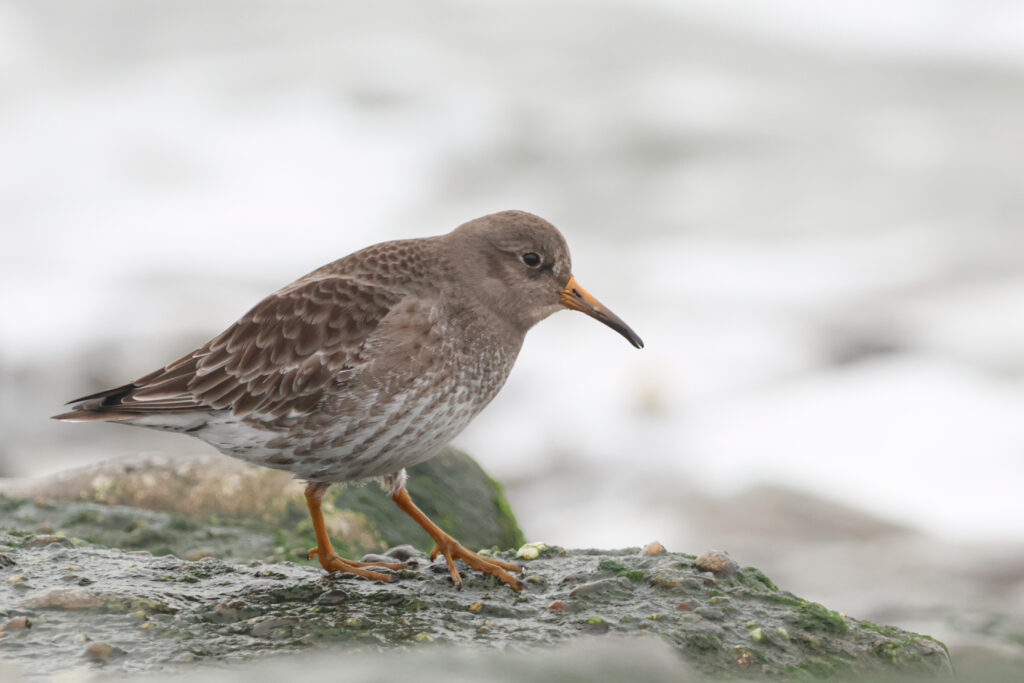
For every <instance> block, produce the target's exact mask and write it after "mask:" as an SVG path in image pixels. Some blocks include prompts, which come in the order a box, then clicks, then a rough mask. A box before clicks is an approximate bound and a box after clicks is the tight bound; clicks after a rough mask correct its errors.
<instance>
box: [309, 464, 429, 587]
mask: <svg viewBox="0 0 1024 683" xmlns="http://www.w3.org/2000/svg"><path fill="white" fill-rule="evenodd" d="M328 488H330V484H315V483H313V482H310V483H308V484H306V505H307V506H308V507H309V516H310V517H312V518H313V531H314V532H315V533H316V547H315V548H311V549H310V551H309V554H308V555H307V557H308V558H309V559H311V560H312V559H313V558H314V557H317V558H320V564H321V566H323V568H324V569H326V570H327V571H329V572H347V573H349V574H357V575H359V576H365V577H366V578H368V579H377V580H378V581H388V582H390V581H391V580H392V579H391V577H390V576H388V575H387V574H381V573H380V572H374V571H369V570H367V569H363V567H384V568H386V569H406V568H408V566H409V565H408V564H406V563H405V562H394V563H388V562H358V561H356V560H346V559H345V558H344V557H341V556H339V555H338V554H337V553H336V552H334V546H332V545H331V539H330V538H328V536H327V527H326V526H325V525H324V513H323V511H322V510H321V509H320V501H321V499H322V498H323V497H324V493H326V492H327V489H328Z"/></svg>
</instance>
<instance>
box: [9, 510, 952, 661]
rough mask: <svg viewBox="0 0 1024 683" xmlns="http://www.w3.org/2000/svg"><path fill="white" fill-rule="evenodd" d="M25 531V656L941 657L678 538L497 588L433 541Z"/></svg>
mask: <svg viewBox="0 0 1024 683" xmlns="http://www.w3.org/2000/svg"><path fill="white" fill-rule="evenodd" d="M7 503H8V505H10V504H11V501H9V500H8V501H7ZM63 505H68V504H63ZM75 505H80V504H75ZM54 507H57V508H59V507H60V506H59V505H54ZM36 538H37V536H36V535H35V534H32V533H29V532H25V531H23V530H18V529H11V528H9V529H8V530H7V531H0V552H3V553H4V554H5V555H6V556H8V557H10V558H11V559H12V560H13V561H14V562H15V563H16V564H15V565H13V566H12V567H9V568H6V569H3V570H2V571H3V574H2V576H3V577H4V578H5V579H7V580H4V581H2V582H0V620H2V621H4V622H10V621H11V620H14V619H20V618H22V617H25V618H27V620H29V621H30V622H31V624H32V628H30V629H29V628H21V629H8V630H7V631H6V635H5V636H4V637H3V638H2V646H0V647H2V649H3V657H4V658H6V659H7V660H8V661H13V662H14V663H16V664H17V665H18V666H20V667H21V669H22V671H23V672H24V673H26V674H49V673H56V672H59V671H61V670H64V669H67V668H69V667H71V666H78V667H81V666H84V667H105V669H104V670H105V671H111V670H113V671H121V672H143V671H153V670H168V669H169V670H172V671H176V670H182V669H186V670H187V669H188V668H189V667H191V666H193V665H194V663H197V662H217V663H225V662H238V661H241V660H247V659H250V658H252V657H262V656H266V655H271V654H274V653H277V654H285V653H307V654H309V652H310V651H311V650H319V649H322V648H331V649H335V648H343V649H345V651H347V652H352V653H354V654H356V655H357V654H358V653H375V652H378V651H379V650H382V649H384V650H396V651H405V650H415V649H418V648H422V647H425V646H436V645H445V644H447V645H459V646H467V647H469V648H472V649H479V650H482V651H494V650H500V651H513V652H517V651H532V649H533V648H535V647H540V646H547V645H551V644H557V643H569V642H573V641H580V640H586V639H592V638H608V637H610V636H627V637H644V636H649V637H655V638H659V639H661V640H663V641H664V642H666V643H667V644H668V646H669V650H670V651H671V652H672V653H673V655H674V656H675V657H677V658H678V661H679V663H680V669H679V671H685V670H689V669H692V670H693V671H696V672H698V673H700V674H705V675H713V676H733V677H751V678H759V677H764V676H769V677H800V676H806V675H810V676H828V675H840V674H841V675H846V676H860V675H869V674H870V675H876V674H879V673H883V672H897V671H898V672H902V673H908V672H909V673H919V674H936V673H943V672H949V671H950V664H949V659H948V655H947V653H946V651H945V649H944V647H943V646H942V645H941V644H940V643H938V642H937V641H935V640H933V639H930V638H928V637H925V636H919V635H915V634H912V633H908V632H905V631H901V630H899V629H895V628H889V627H885V626H877V625H875V624H872V623H868V622H863V621H859V620H857V619H853V618H849V617H846V616H844V615H841V614H838V613H836V612H833V611H831V610H829V609H827V608H826V607H823V606H822V605H818V604H815V603H811V602H807V601H804V600H801V599H800V598H798V597H796V596H794V595H792V594H790V593H787V592H785V591H781V590H779V589H778V588H777V587H776V586H775V585H774V584H772V582H771V581H770V580H769V579H768V578H767V577H765V576H764V575H763V574H762V573H761V572H759V571H758V570H757V569H753V568H744V569H739V570H738V571H737V572H736V573H735V574H733V575H731V576H728V577H724V578H716V577H715V576H714V574H713V573H711V572H706V571H702V570H701V569H699V568H698V567H697V566H696V557H694V556H692V555H684V554H679V553H670V552H663V553H659V554H657V555H644V554H643V553H642V552H641V550H640V549H639V548H631V549H626V550H619V551H604V550H564V549H561V548H553V547H545V548H544V549H543V550H542V551H540V553H539V555H538V557H537V558H536V559H534V560H532V561H530V562H529V563H528V566H527V570H526V574H525V582H526V589H525V590H524V591H522V592H521V593H515V592H513V591H511V590H509V589H508V588H506V587H504V586H502V585H500V584H499V583H498V582H497V581H496V580H494V579H493V578H491V577H487V576H483V575H480V574H477V573H475V572H470V571H465V572H463V575H464V582H465V585H464V588H463V590H462V591H456V590H454V589H453V588H452V586H451V582H450V579H449V578H448V576H447V573H446V571H445V570H444V564H443V560H442V559H440V558H439V560H438V561H437V562H435V563H433V564H430V563H429V560H427V561H426V562H425V563H424V564H425V566H423V567H422V568H421V569H419V570H402V571H399V572H395V573H394V576H395V579H396V582H395V583H391V584H385V583H380V582H373V581H367V580H364V579H361V578H357V577H352V576H341V575H331V576H328V575H325V574H324V573H323V572H322V571H321V570H319V569H317V568H315V567H310V566H306V565H302V564H298V563H295V562H287V561H286V562H276V563H266V562H262V561H256V560H254V561H250V562H242V563H239V562H231V561H225V560H221V559H216V558H210V557H205V558H202V559H200V560H197V561H192V562H190V561H187V560H184V559H180V558H178V557H175V556H173V555H164V556H154V555H152V554H151V553H149V552H145V551H131V550H124V549H113V548H108V547H103V546H100V545H94V544H90V543H86V542H84V541H81V540H74V541H70V542H69V543H70V546H68V545H65V544H58V543H45V544H41V543H38V542H36ZM403 553H405V554H408V553H410V551H409V550H408V549H402V550H398V551H395V552H394V554H403ZM500 556H501V557H504V558H507V559H512V558H514V557H515V552H514V551H507V552H503V553H500ZM15 569H16V570H17V574H15ZM14 575H17V576H19V577H20V578H19V579H18V580H16V581H10V580H9V579H10V577H11V576H14ZM556 602H558V603H560V608H558V609H551V608H550V607H551V605H552V604H555V603H556ZM681 604H685V605H687V607H688V608H687V609H682V608H680V607H679V606H680V605H681ZM684 662H685V665H684V664H683V663H684Z"/></svg>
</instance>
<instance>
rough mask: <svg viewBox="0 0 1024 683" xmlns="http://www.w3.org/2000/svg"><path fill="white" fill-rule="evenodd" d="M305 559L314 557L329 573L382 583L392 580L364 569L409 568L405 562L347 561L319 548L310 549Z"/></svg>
mask: <svg viewBox="0 0 1024 683" xmlns="http://www.w3.org/2000/svg"><path fill="white" fill-rule="evenodd" d="M306 557H307V558H308V559H310V560H312V559H313V558H314V557H317V558H319V559H320V566H322V567H323V568H324V569H326V570H327V571H328V572H331V573H333V572H344V573H346V574H355V575H356V576H362V577H365V578H367V579H375V580H377V581H384V582H386V583H391V582H392V581H394V579H393V578H391V577H390V576H389V575H387V574H381V573H380V572H375V571H370V570H369V569H364V567H381V568H383V569H396V570H397V569H408V568H409V564H408V563H407V562H359V561H358V560H347V559H345V558H344V557H341V556H340V555H338V554H337V553H335V552H333V551H331V552H327V553H321V552H320V549H319V548H310V550H309V553H308V554H307V555H306Z"/></svg>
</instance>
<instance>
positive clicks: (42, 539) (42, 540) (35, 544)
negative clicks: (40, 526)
mask: <svg viewBox="0 0 1024 683" xmlns="http://www.w3.org/2000/svg"><path fill="white" fill-rule="evenodd" d="M53 544H57V545H62V546H64V547H65V548H70V547H71V541H69V540H68V539H66V538H64V537H63V536H52V535H45V534H44V535H40V536H33V537H32V538H30V539H28V540H27V541H25V544H24V546H23V547H25V548H42V547H43V546H47V545H53Z"/></svg>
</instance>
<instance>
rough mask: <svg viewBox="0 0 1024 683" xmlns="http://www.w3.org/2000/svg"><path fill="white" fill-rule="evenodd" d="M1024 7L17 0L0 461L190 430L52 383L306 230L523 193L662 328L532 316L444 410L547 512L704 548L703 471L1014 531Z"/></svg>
mask: <svg viewBox="0 0 1024 683" xmlns="http://www.w3.org/2000/svg"><path fill="white" fill-rule="evenodd" d="M1021 26H1024V9H1022V6H1021V5H1020V4H1019V3H1015V2H1009V1H997V0H988V1H985V2H966V0H965V1H963V2H949V3H934V2H930V1H925V0H920V1H907V0H897V1H895V2H884V3H883V2H867V3H846V5H845V6H842V7H840V6H837V5H835V4H834V3H816V2H810V1H809V0H807V1H803V0H790V1H787V2H778V1H775V2H756V3H755V2H738V1H735V0H734V1H730V2H720V1H716V2H711V1H710V0H700V1H696V0H689V1H687V2H664V1H658V0H648V1H644V2H637V1H635V0H634V1H631V2H625V1H623V2H604V3H582V2H572V1H569V0H555V1H549V2H526V3H522V2H518V3H510V2H504V3H479V2H470V1H468V0H441V1H439V2H431V3H419V2H413V1H412V0H386V1H385V2H377V3H337V2H326V1H321V2H313V1H302V2H288V3H274V2H257V3H248V4H244V5H239V4H238V3H233V2H226V1H223V0H202V1H199V0H175V2H170V1H166V0H161V1H158V2H149V3H143V4H139V3H137V2H133V1H131V0H101V1H98V2H90V3H79V2H73V1H72V0H46V1H42V0H32V1H26V2H13V3H10V2H8V3H4V4H2V5H0V230H2V235H3V247H2V253H0V291H2V295H0V296H2V307H0V325H2V326H0V381H2V393H0V425H2V433H3V439H2V441H0V476H2V475H6V476H29V475H34V474H39V473H43V472H47V471H53V470H57V469H62V468H66V467H69V466H74V465H78V464H84V463H86V462H89V461H91V460H96V459H101V458H106V457H109V456H111V455H116V454H120V453H130V452H138V451H140V450H145V451H163V452H168V453H176V452H195V451H198V450H201V449H204V448H206V446H204V445H203V444H201V443H200V442H198V441H195V440H190V439H185V438H182V437H180V436H173V435H164V434H159V433H156V432H148V431H145V430H132V429H128V428H125V427H119V426H112V425H68V424H58V423H54V422H51V421H49V420H47V417H48V416H49V415H51V414H54V413H56V412H58V411H59V410H60V407H61V403H62V402H63V401H65V400H67V399H70V398H72V397H74V396H77V395H81V394H86V393H89V392H92V391H95V390H98V389H102V388H106V387H108V386H112V385H114V384H118V383H121V382H125V381H128V380H131V379H132V378H134V377H136V376H138V375H141V374H143V373H145V372H147V371H149V370H151V369H154V368H155V367H158V366H160V365H163V364H164V363H166V362H168V361H170V360H173V359H174V358H176V357H178V356H179V355H180V354H182V353H184V352H186V351H188V350H190V349H191V348H193V347H194V346H195V345H197V344H198V343H200V342H202V341H205V340H206V339H207V338H209V337H210V336H211V335H212V334H214V333H216V332H219V331H220V330H221V329H223V328H224V327H226V326H227V325H228V324H229V323H231V322H232V321H233V320H234V319H235V318H236V317H238V316H239V315H240V314H242V313H243V312H244V311H245V310H247V309H248V308H249V307H250V306H251V305H252V304H254V303H255V302H256V301H257V300H259V299H260V298H261V297H262V296H264V295H266V294H268V293H269V292H271V291H273V290H274V289H276V288H277V287H279V286H281V285H283V284H285V283H287V282H289V281H290V280H292V279H294V278H295V277H298V276H299V275H301V274H303V273H305V272H307V271H309V270H311V269H313V268H315V267H317V266H319V265H321V264H323V263H325V262H327V261H330V260H333V259H334V258H337V257H340V256H343V255H345V254H347V253H349V252H351V251H354V250H355V249H357V248H360V247H362V246H365V245H367V244H369V243H372V242H376V241H380V240H385V239H393V238H401V237H414V236H425V235H431V234H437V233H441V232H446V231H448V230H449V229H451V228H453V227H454V226H456V225H457V224H459V223H460V222H462V221H464V220H467V219H469V218H473V217H475V216H478V215H481V214H484V213H489V212H491V211H495V210H500V209H505V208H521V209H526V210H529V211H533V212H535V213H538V214H540V215H542V216H544V217H546V218H548V219H549V220H551V221H552V222H554V223H555V224H556V225H558V226H559V227H560V228H561V229H562V230H563V232H564V234H565V235H566V237H567V239H568V241H569V243H570V245H571V246H572V248H573V255H574V264H575V274H576V277H577V278H578V279H579V281H580V282H581V283H582V284H583V285H584V286H585V287H587V288H588V289H589V290H590V291H591V292H593V293H594V294H595V296H597V297H598V298H600V299H601V300H602V301H604V302H605V303H606V304H608V305H609V306H610V307H611V308H612V309H613V310H615V311H616V312H617V313H618V314H619V315H621V316H622V317H623V318H624V319H625V320H626V321H627V322H629V323H630V324H631V325H632V326H633V327H634V328H635V329H636V330H637V331H638V332H639V333H640V334H641V336H642V337H643V338H644V340H645V341H646V343H647V348H646V349H644V350H643V351H639V352H638V351H636V350H634V349H632V348H630V346H629V345H628V344H627V343H626V342H625V341H624V340H623V339H621V338H620V337H618V336H617V335H615V334H614V333H612V332H611V331H609V330H608V329H606V328H604V327H602V326H601V325H599V324H597V323H595V322H594V321H593V320H590V319H587V318H585V317H584V316H581V315H578V314H570V313H568V312H566V313H560V314H558V315H556V316H554V317H553V318H552V319H551V320H548V321H545V322H544V323H542V324H541V325H540V326H538V327H537V328H536V329H535V330H534V331H532V332H531V333H530V335H529V337H528V338H527V342H526V345H525V348H524V349H523V352H522V355H521V356H520V359H519V362H518V364H517V367H516V369H515V371H514V373H513V375H512V378H511V379H510V380H509V382H508V384H507V386H506V388H505V389H504V391H503V393H502V394H501V395H500V396H499V397H498V398H497V399H496V400H495V401H494V403H493V404H492V405H491V406H490V407H489V408H488V409H487V410H486V411H485V412H484V413H483V414H482V415H481V416H480V418H479V419H478V420H477V421H476V422H475V423H474V424H473V425H472V426H471V427H470V429H469V430H467V431H466V432H465V433H464V434H463V435H462V436H461V437H459V439H458V440H457V442H456V443H457V445H459V446H461V447H463V448H465V449H466V450H467V451H469V452H471V453H472V454H473V455H474V456H475V457H476V458H478V459H479V460H480V462H481V463H482V464H483V465H484V466H485V467H486V468H487V469H488V470H489V471H490V472H491V473H492V474H493V475H495V476H496V477H497V478H498V479H499V480H502V481H504V482H505V483H506V486H507V488H508V492H509V495H510V497H511V499H512V504H513V507H514V508H515V509H516V511H517V512H518V514H519V517H520V521H521V523H522V526H523V528H524V530H525V531H526V533H527V536H529V537H530V538H534V539H543V540H545V541H548V542H555V543H560V544H563V545H571V546H586V545H594V546H603V547H609V546H621V545H637V544H642V543H644V542H646V541H649V540H651V539H653V538H658V539H660V540H661V541H662V542H664V543H665V544H666V545H668V546H670V547H674V548H676V549H681V550H690V551H698V550H701V549H704V548H701V547H694V545H693V544H694V543H704V542H713V539H710V540H709V539H707V538H706V536H702V535H701V529H698V528H694V523H693V521H692V519H691V518H690V517H689V516H688V515H687V514H686V513H685V509H686V508H685V506H684V505H683V502H684V501H685V500H688V499H690V500H693V499H698V498H699V499H702V500H703V499H705V498H707V499H709V500H710V499H716V498H722V497H726V498H727V497H728V496H732V495H738V494H740V493H742V492H743V491H745V490H747V489H748V488H749V487H752V486H760V485H763V484H768V485H771V486H774V487H784V488H787V489H795V490H796V491H802V492H807V493H810V494H813V495H814V496H818V497H821V498H824V499H827V500H831V501H835V502H837V503H840V504H843V505H846V506H850V507H852V508H856V509H859V510H863V511H865V512H868V513H870V514H871V515H874V516H876V517H878V518H880V519H882V520H888V521H891V522H894V523H896V524H899V525H904V526H907V527H911V528H914V529H919V530H923V531H925V532H928V533H929V534H932V535H935V536H938V537H941V538H946V539H951V540H954V541H966V540H970V541H994V540H1000V539H1002V540H1012V541H1018V542H1019V541H1021V540H1024V502H1022V500H1024V499H1022V497H1021V491H1022V488H1024V226H1022V220H1024V166H1022V158H1024V125H1022V122H1024V40H1021V28H1020V27H1021ZM748 521H750V522H751V523H754V522H756V520H748ZM737 524H739V525H742V524H743V520H738V521H737ZM755 526H756V524H755Z"/></svg>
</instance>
